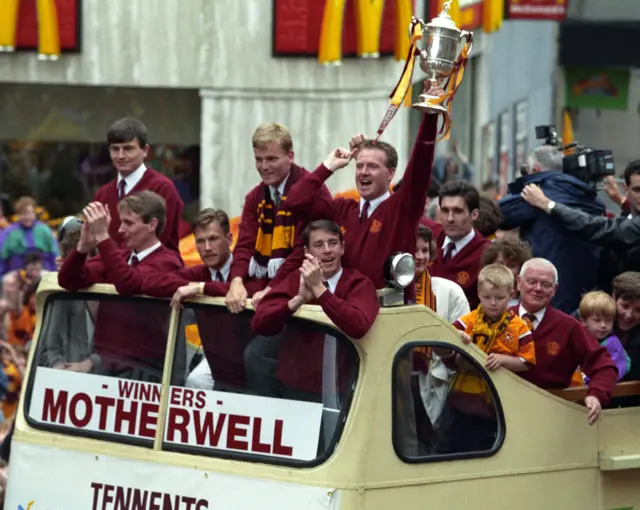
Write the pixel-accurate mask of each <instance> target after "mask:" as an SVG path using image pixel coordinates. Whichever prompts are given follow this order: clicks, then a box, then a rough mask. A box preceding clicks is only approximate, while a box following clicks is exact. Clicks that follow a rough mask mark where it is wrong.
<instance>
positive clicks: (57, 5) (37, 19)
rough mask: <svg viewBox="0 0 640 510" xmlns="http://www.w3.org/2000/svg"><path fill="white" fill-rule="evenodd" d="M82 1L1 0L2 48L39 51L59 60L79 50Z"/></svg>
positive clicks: (0, 46)
mask: <svg viewBox="0 0 640 510" xmlns="http://www.w3.org/2000/svg"><path fill="white" fill-rule="evenodd" d="M80 2H81V0H0V51H14V50H18V49H19V50H32V51H37V52H38V56H39V58H40V59H43V60H56V59H57V58H59V57H60V54H61V52H63V51H70V52H77V51H80Z"/></svg>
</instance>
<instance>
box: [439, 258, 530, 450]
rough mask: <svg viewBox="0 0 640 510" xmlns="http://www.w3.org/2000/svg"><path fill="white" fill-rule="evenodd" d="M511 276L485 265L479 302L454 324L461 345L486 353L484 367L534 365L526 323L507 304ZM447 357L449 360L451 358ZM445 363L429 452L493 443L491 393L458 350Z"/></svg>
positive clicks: (507, 271) (485, 447) (506, 270)
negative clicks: (448, 379)
mask: <svg viewBox="0 0 640 510" xmlns="http://www.w3.org/2000/svg"><path fill="white" fill-rule="evenodd" d="M513 286H514V277H513V273H512V272H511V270H510V269H509V268H508V267H506V266H503V265H502V264H489V265H488V266H485V267H484V268H483V269H482V270H481V271H480V274H479V275H478V297H479V298H480V305H479V306H478V308H477V309H475V310H473V311H472V312H470V313H468V314H466V315H463V316H462V317H460V318H459V319H458V320H457V321H456V322H454V324H453V325H454V327H456V328H457V329H459V330H461V337H462V341H463V342H464V343H465V344H469V343H471V342H473V343H474V344H476V345H477V346H478V348H479V349H480V350H482V351H483V352H485V353H486V354H488V357H487V361H486V363H485V367H486V368H487V370H490V371H494V370H497V369H498V368H499V367H505V368H507V369H509V370H511V371H512V372H522V371H525V370H528V369H529V366H530V365H533V364H535V348H534V344H533V337H532V335H531V331H530V330H529V328H528V327H527V325H526V323H525V322H524V321H523V320H522V319H521V318H520V317H518V316H517V315H516V314H515V313H513V312H512V311H511V310H509V308H508V304H509V298H510V296H511V293H512V292H513ZM452 362H453V363H452ZM445 363H446V364H447V365H448V366H449V368H452V369H454V370H456V372H457V373H456V375H455V376H454V379H453V381H452V383H451V389H450V391H449V395H448V396H447V401H446V403H445V409H444V411H443V413H442V416H441V418H440V423H439V424H438V425H437V440H436V444H435V452H434V453H437V454H445V453H469V452H478V451H487V450H490V449H491V448H492V447H493V444H494V442H495V438H496V434H497V432H498V424H497V419H496V414H495V407H494V403H493V398H492V396H491V392H490V390H489V388H488V387H487V384H486V383H485V381H484V379H483V377H482V375H481V374H480V373H479V371H478V369H477V368H476V367H475V366H473V365H472V364H471V363H470V362H469V361H466V360H465V359H464V358H463V357H462V355H460V354H457V355H455V356H452V355H450V356H449V357H448V358H446V359H445Z"/></svg>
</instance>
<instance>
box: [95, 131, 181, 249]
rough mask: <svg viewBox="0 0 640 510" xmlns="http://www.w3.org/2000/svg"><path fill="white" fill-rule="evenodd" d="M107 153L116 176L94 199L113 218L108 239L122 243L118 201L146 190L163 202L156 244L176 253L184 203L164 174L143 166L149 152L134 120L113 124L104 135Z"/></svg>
mask: <svg viewBox="0 0 640 510" xmlns="http://www.w3.org/2000/svg"><path fill="white" fill-rule="evenodd" d="M107 142H108V143H109V153H110V155H111V161H112V162H113V166H114V167H115V169H116V170H117V172H118V177H117V178H116V179H114V180H113V181H110V182H108V183H107V184H105V185H104V186H102V187H101V188H100V189H99V190H98V191H97V192H96V196H95V198H94V201H95V202H101V203H102V204H104V205H105V206H107V208H108V210H109V213H110V214H112V215H113V218H112V221H111V223H110V224H109V236H110V237H111V238H112V239H113V240H114V241H115V243H116V244H117V245H118V246H120V247H121V246H122V245H124V244H125V242H124V241H125V240H124V238H123V237H122V234H121V232H119V227H120V218H119V216H118V214H116V211H117V208H118V202H119V200H120V199H122V198H124V197H125V196H128V195H130V194H132V193H137V192H139V191H143V190H150V191H153V192H155V193H157V194H158V195H160V196H161V197H163V198H164V200H165V202H166V214H165V217H166V227H165V228H164V230H163V232H162V235H161V236H160V242H162V243H163V244H164V245H166V246H167V247H168V248H170V249H172V250H174V251H175V252H178V253H179V247H178V246H179V243H180V235H179V226H180V218H181V216H182V209H183V208H184V204H183V203H182V200H181V199H180V196H179V195H178V191H177V190H176V188H175V186H174V185H173V183H172V182H171V181H170V180H169V179H168V178H167V177H165V176H164V175H162V174H161V173H159V172H156V171H155V170H153V169H151V168H149V167H147V166H146V165H145V164H144V160H145V158H146V157H147V154H148V152H149V135H148V132H147V128H146V127H145V125H144V124H143V123H142V122H140V121H139V120H138V119H133V118H125V119H120V120H118V121H117V122H115V123H114V124H113V125H112V126H111V127H110V128H109V131H108V132H107Z"/></svg>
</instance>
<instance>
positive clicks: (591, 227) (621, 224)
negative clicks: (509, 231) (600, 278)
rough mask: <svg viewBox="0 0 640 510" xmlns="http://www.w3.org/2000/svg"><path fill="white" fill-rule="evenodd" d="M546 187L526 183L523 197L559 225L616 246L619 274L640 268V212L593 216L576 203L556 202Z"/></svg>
mask: <svg viewBox="0 0 640 510" xmlns="http://www.w3.org/2000/svg"><path fill="white" fill-rule="evenodd" d="M545 191H546V190H544V189H540V188H539V187H537V186H526V187H525V188H524V189H523V190H522V199H523V200H524V201H526V202H527V203H528V204H530V205H531V206H533V207H536V208H538V209H540V210H541V211H544V212H545V213H546V214H547V215H548V218H549V220H551V221H553V222H555V224H556V225H558V226H561V227H562V228H564V229H566V230H567V231H570V232H572V233H573V234H574V235H576V236H579V237H580V238H582V239H585V240H586V239H588V240H590V241H591V242H593V243H596V244H598V245H599V246H603V247H606V248H609V249H611V250H613V251H614V252H615V254H616V255H617V256H618V267H617V268H616V270H615V273H616V274H620V273H622V272H625V271H640V216H638V215H632V216H631V217H628V216H622V217H618V218H607V217H605V216H591V215H589V214H587V213H585V212H583V211H581V210H579V209H576V208H575V207H573V204H571V206H569V205H568V204H564V205H563V204H561V203H556V201H555V200H553V198H552V197H551V196H550V195H548V194H547V193H546V192H545ZM577 260H579V259H576V261H577ZM592 271H593V269H592Z"/></svg>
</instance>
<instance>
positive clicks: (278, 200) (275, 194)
mask: <svg viewBox="0 0 640 510" xmlns="http://www.w3.org/2000/svg"><path fill="white" fill-rule="evenodd" d="M281 199H282V197H281V196H280V192H279V191H278V190H276V192H275V193H274V200H273V201H274V202H275V204H276V209H280V202H281Z"/></svg>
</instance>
